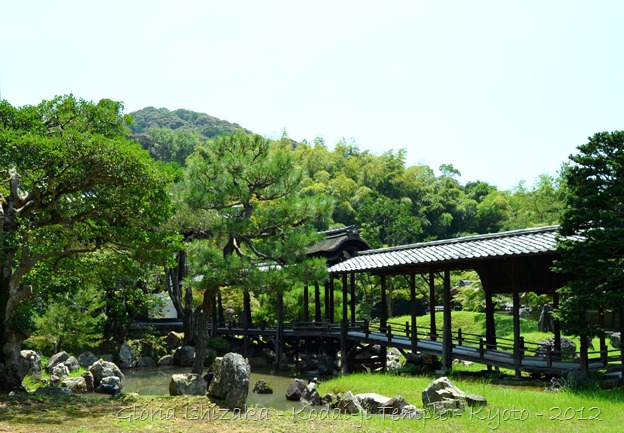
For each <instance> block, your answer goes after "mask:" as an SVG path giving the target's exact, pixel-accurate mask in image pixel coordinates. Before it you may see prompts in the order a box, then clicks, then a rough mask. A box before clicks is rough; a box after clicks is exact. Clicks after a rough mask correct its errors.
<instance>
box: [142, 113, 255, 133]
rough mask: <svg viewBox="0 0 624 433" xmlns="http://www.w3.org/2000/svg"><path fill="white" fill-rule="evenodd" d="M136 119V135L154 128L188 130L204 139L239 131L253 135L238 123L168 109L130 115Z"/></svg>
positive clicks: (201, 114)
mask: <svg viewBox="0 0 624 433" xmlns="http://www.w3.org/2000/svg"><path fill="white" fill-rule="evenodd" d="M130 115H131V116H132V117H134V125H132V126H131V127H130V130H131V131H132V133H133V134H134V135H140V134H148V133H149V131H150V130H151V129H153V128H167V129H172V130H177V129H180V128H182V129H186V130H190V131H192V132H195V133H196V134H197V135H199V136H200V137H202V138H212V137H216V136H217V135H222V134H231V133H234V132H236V131H237V130H239V129H243V130H244V131H245V132H247V133H251V131H249V130H248V129H245V128H242V127H241V126H240V125H238V124H237V123H230V122H228V121H226V120H221V119H218V118H216V117H213V116H209V115H208V114H204V113H197V112H195V111H191V110H186V109H183V108H181V109H179V110H174V111H170V110H168V109H166V108H154V107H146V108H143V109H141V110H138V111H134V112H132V113H130Z"/></svg>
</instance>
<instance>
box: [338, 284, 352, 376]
mask: <svg viewBox="0 0 624 433" xmlns="http://www.w3.org/2000/svg"><path fill="white" fill-rule="evenodd" d="M351 275H353V274H351ZM347 289H348V287H347V274H342V318H341V320H340V325H341V326H340V360H341V363H342V372H343V373H344V374H346V373H348V372H349V368H348V366H347V333H348V332H349V318H348V316H347V311H348V308H347V307H348V305H347Z"/></svg>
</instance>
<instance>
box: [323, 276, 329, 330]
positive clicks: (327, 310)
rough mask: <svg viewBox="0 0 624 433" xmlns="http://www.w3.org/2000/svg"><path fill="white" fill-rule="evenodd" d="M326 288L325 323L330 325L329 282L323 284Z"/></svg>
mask: <svg viewBox="0 0 624 433" xmlns="http://www.w3.org/2000/svg"><path fill="white" fill-rule="evenodd" d="M323 287H324V288H325V322H327V323H329V308H330V307H329V281H325V283H324V284H323Z"/></svg>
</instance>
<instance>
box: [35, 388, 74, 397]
mask: <svg viewBox="0 0 624 433" xmlns="http://www.w3.org/2000/svg"><path fill="white" fill-rule="evenodd" d="M35 394H38V395H45V396H49V397H69V396H71V395H73V393H72V392H71V390H70V389H68V388H61V387H60V386H40V387H39V388H37V390H36V391H35Z"/></svg>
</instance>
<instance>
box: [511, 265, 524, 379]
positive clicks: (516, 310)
mask: <svg viewBox="0 0 624 433" xmlns="http://www.w3.org/2000/svg"><path fill="white" fill-rule="evenodd" d="M515 264H516V260H515V259H512V265H511V289H512V298H513V307H512V310H513V330H514V353H513V355H514V370H515V376H516V378H517V379H519V378H520V364H521V362H522V356H521V352H520V351H521V349H522V348H521V346H520V343H521V341H520V293H519V292H518V282H517V281H516V277H517V276H516V273H515Z"/></svg>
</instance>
